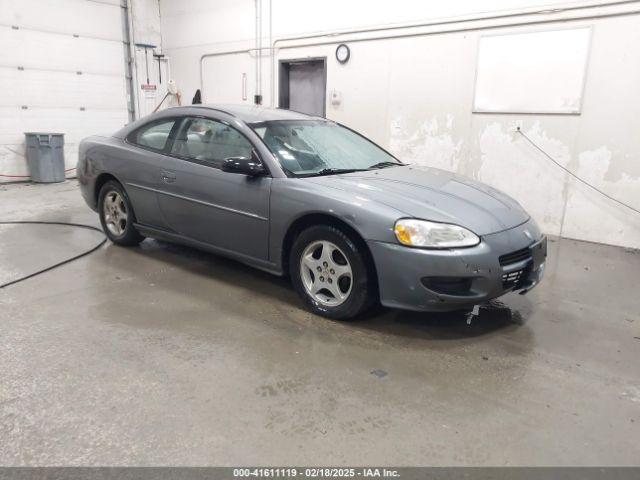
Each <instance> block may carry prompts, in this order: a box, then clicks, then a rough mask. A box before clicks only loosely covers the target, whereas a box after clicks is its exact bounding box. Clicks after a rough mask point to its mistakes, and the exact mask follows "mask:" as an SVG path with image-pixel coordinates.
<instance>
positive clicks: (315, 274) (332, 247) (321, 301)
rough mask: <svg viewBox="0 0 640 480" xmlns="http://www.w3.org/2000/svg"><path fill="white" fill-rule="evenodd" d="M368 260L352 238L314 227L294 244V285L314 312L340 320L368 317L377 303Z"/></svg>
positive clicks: (292, 266) (338, 232)
mask: <svg viewBox="0 0 640 480" xmlns="http://www.w3.org/2000/svg"><path fill="white" fill-rule="evenodd" d="M367 259H368V256H367V255H366V254H365V252H364V251H363V248H362V247H359V246H358V245H357V244H356V243H355V242H354V241H353V240H352V239H351V238H349V236H348V235H346V234H345V233H344V232H342V231H341V230H339V229H337V228H334V227H330V226H325V225H322V226H317V227H311V228H308V229H307V230H305V231H303V232H302V233H301V234H300V235H299V236H298V238H297V239H296V241H295V242H294V244H293V248H292V249H291V257H290V259H289V265H290V274H291V279H292V282H293V285H294V287H295V289H296V291H297V292H298V294H299V295H300V297H302V299H303V300H304V302H305V303H306V304H307V306H308V307H309V308H310V310H311V311H313V312H314V313H317V314H319V315H322V316H324V317H328V318H333V319H336V320H347V319H350V318H353V317H356V316H358V315H360V314H362V313H364V312H365V311H366V310H367V309H368V308H369V307H371V306H372V305H373V303H374V301H375V295H374V291H375V279H374V278H373V277H372V269H371V267H370V266H368V265H367Z"/></svg>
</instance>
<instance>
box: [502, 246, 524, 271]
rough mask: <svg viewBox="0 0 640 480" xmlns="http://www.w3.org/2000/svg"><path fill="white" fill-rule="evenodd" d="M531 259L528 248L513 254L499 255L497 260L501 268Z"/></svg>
mask: <svg viewBox="0 0 640 480" xmlns="http://www.w3.org/2000/svg"><path fill="white" fill-rule="evenodd" d="M530 258H531V250H530V249H529V248H523V249H520V250H516V251H515V252H511V253H507V254H505V255H500V257H498V260H499V261H500V265H501V266H503V267H504V266H505V265H511V264H512V263H517V262H522V261H524V260H529V259H530Z"/></svg>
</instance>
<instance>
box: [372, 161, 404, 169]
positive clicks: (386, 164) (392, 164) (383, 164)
mask: <svg viewBox="0 0 640 480" xmlns="http://www.w3.org/2000/svg"><path fill="white" fill-rule="evenodd" d="M400 165H406V163H400V162H380V163H376V164H374V165H371V166H370V167H369V168H368V169H367V170H371V169H373V168H386V167H397V166H400Z"/></svg>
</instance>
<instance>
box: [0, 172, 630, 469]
mask: <svg viewBox="0 0 640 480" xmlns="http://www.w3.org/2000/svg"><path fill="white" fill-rule="evenodd" d="M27 218H28V219H49V220H54V219H55V220H65V221H77V222H88V223H91V224H94V225H98V221H97V216H96V215H95V214H94V213H93V212H91V211H90V210H89V209H88V208H87V207H86V206H85V205H84V203H83V201H82V200H81V198H80V195H79V193H78V191H77V187H76V186H75V183H74V182H67V183H64V184H59V185H49V186H45V185H12V186H0V219H2V220H13V219H27ZM99 237H100V236H99V234H97V233H94V232H87V231H76V230H71V229H68V228H65V227H45V226H42V227H41V226H4V227H0V283H1V282H2V280H5V281H6V280H8V279H11V278H13V277H14V276H17V275H20V274H21V273H27V272H30V271H32V270H34V269H37V268H39V267H42V266H45V265H47V264H48V263H51V262H54V261H56V260H58V259H61V258H63V257H65V256H68V255H72V254H74V253H77V252H78V251H80V250H82V249H84V248H88V247H90V246H91V245H92V244H94V243H95V242H97V241H98V240H99ZM639 273H640V254H638V252H637V251H631V250H625V249H621V248H615V247H609V246H603V245H596V244H589V243H582V242H576V241H570V240H561V241H556V242H553V243H551V244H550V260H549V265H548V270H547V278H546V280H545V282H543V284H542V285H541V286H539V287H538V288H537V289H535V290H534V291H532V292H531V293H530V294H529V295H527V296H524V297H523V296H518V295H509V296H507V297H505V298H504V299H503V304H502V305H501V304H499V303H496V304H494V305H493V306H491V308H485V309H483V310H481V314H480V316H479V318H477V319H475V320H474V321H473V322H472V324H471V325H467V324H466V322H465V319H464V318H462V317H461V316H457V315H426V314H412V313H404V312H398V311H382V312H380V313H377V314H375V315H373V316H371V318H368V319H366V320H363V321H359V322H355V323H337V322H331V321H327V320H325V319H322V318H318V317H315V316H313V315H311V314H309V313H307V312H306V311H305V310H302V309H301V306H300V302H299V301H298V299H297V298H296V295H295V294H294V292H293V291H292V289H291V288H290V287H289V285H288V284H287V282H286V281H285V280H282V279H278V278H275V277H272V276H269V275H268V274H264V273H261V272H258V271H255V270H252V269H250V268H248V267H244V266H242V265H240V264H238V263H235V262H233V261H229V260H225V259H223V258H219V257H216V256H213V255H209V254H205V253H201V252H198V251H195V250H191V249H188V248H184V247H179V246H174V245H169V244H166V243H160V242H157V241H152V240H147V241H145V242H144V243H143V244H142V246H141V247H140V248H131V249H126V248H120V247H117V246H114V245H112V244H107V246H105V247H103V248H102V249H101V250H99V251H98V252H96V253H94V254H92V255H91V256H89V257H86V258H84V259H81V260H79V261H77V262H74V263H72V264H70V265H67V266H64V267H62V268H60V269H57V270H55V271H52V272H49V273H46V274H44V275H41V276H39V277H36V278H33V279H31V280H29V281H26V282H24V283H21V284H17V285H14V286H12V287H8V288H6V289H4V290H0V464H2V465H24V464H29V465H54V464H55V465H105V464H107V465H151V464H153V465H169V464H171V465H238V464H241V465H246V464H259V465H278V464H280V465H292V464H294V465H295V464H297V465H301V464H312V465H327V464H350V465H370V464H375V465H428V464H430V465H447V464H456V465H638V464H639V463H640V361H639V360H640V288H639V287H640V280H639ZM372 372H373V373H372Z"/></svg>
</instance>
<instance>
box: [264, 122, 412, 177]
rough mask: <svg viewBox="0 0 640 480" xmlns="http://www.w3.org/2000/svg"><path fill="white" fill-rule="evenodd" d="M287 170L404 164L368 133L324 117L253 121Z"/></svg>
mask: <svg viewBox="0 0 640 480" xmlns="http://www.w3.org/2000/svg"><path fill="white" fill-rule="evenodd" d="M252 128H253V130H254V131H255V132H256V133H257V134H258V135H259V136H260V137H261V138H262V140H263V141H264V143H265V144H266V145H267V147H269V149H270V150H271V152H272V153H273V154H274V155H275V157H276V158H277V159H278V160H279V161H280V165H282V168H284V169H285V170H286V171H287V172H289V173H291V174H293V175H295V176H301V177H308V176H317V175H331V174H336V173H347V172H353V171H362V170H371V169H377V168H386V167H394V166H400V165H404V164H403V163H401V162H399V161H398V160H397V159H396V158H395V157H393V156H392V155H390V154H389V153H387V152H385V151H384V150H383V149H381V148H380V147H378V146H377V145H375V144H374V143H373V142H371V141H369V140H367V139H366V138H365V137H363V136H361V135H359V134H357V133H355V132H353V131H351V130H349V129H348V128H345V127H342V126H340V125H337V124H335V123H333V122H329V121H323V120H280V121H270V122H261V123H257V124H253V125H252Z"/></svg>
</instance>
